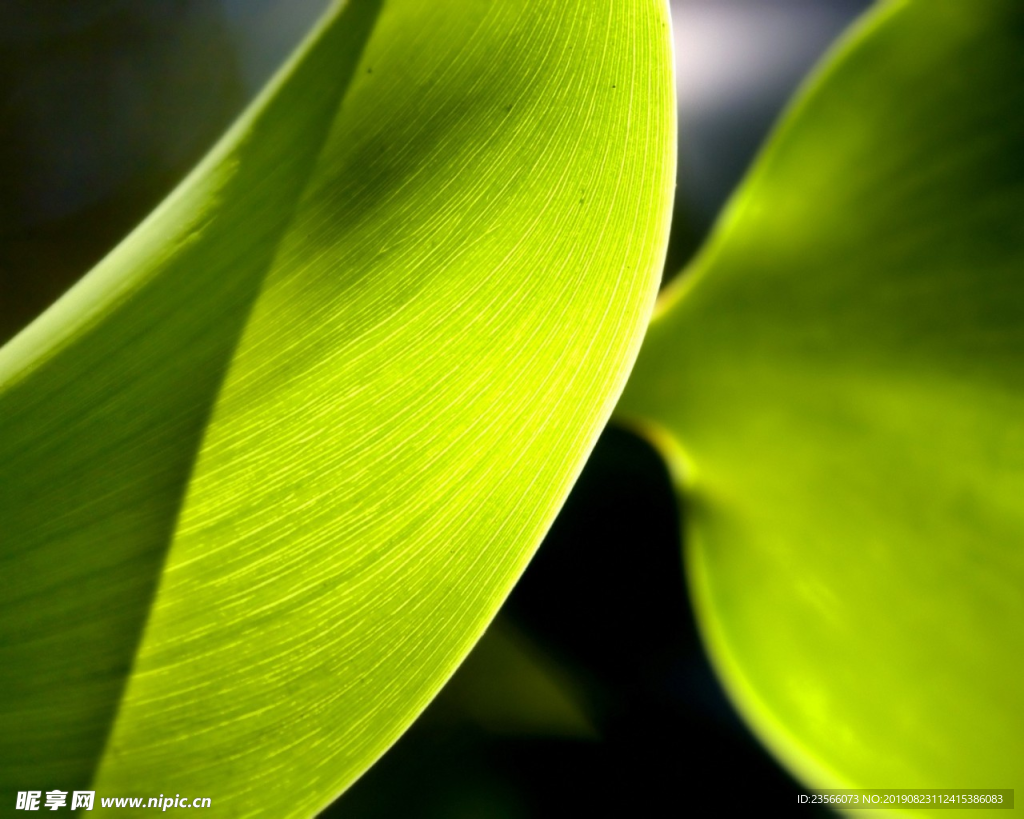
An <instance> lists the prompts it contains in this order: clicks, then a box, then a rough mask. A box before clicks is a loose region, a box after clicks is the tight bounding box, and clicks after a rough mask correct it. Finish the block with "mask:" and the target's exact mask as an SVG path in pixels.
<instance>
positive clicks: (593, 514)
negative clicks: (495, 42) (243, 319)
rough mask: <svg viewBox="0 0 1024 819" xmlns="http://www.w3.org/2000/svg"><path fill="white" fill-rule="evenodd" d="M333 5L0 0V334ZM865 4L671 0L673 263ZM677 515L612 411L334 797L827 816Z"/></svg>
mask: <svg viewBox="0 0 1024 819" xmlns="http://www.w3.org/2000/svg"><path fill="white" fill-rule="evenodd" d="M324 5H325V0H146V2H145V3H139V2H135V1H134V0H5V2H3V3H0V342H2V341H4V340H6V339H7V338H9V337H11V336H12V335H14V334H15V333H16V332H17V331H18V330H19V329H20V328H21V327H23V326H24V325H25V324H27V323H28V322H29V321H31V320H32V318H34V317H35V316H36V315H38V314H39V313H40V312H41V311H42V310H43V309H45V308H46V307H47V306H48V305H49V304H50V303H52V301H53V300H54V299H56V298H57V297H58V296H59V295H60V294H61V293H62V292H63V291H64V290H66V289H67V287H69V286H70V285H71V284H73V283H74V281H76V280H77V279H78V278H79V277H80V276H81V275H82V274H83V273H84V272H85V271H87V270H88V269H89V268H90V267H91V266H92V265H93V264H94V263H95V262H96V261H97V260H99V259H100V258H102V256H103V255H104V254H105V253H106V252H107V251H108V250H109V249H110V248H111V247H112V246H113V245H114V244H116V243H117V241H118V240H119V239H120V238H121V237H123V236H124V235H125V234H126V233H127V232H128V231H129V230H130V229H131V228H132V227H133V226H134V225H135V224H137V223H138V221H139V220H140V219H141V218H142V217H143V216H145V214H146V213H147V212H148V211H149V210H150V209H151V208H152V207H153V206H154V205H155V204H156V203H157V202H158V201H159V200H160V199H161V198H162V197H163V196H164V195H165V194H166V193H167V191H168V190H169V189H170V188H171V187H172V186H173V185H174V184H175V183H176V182H177V181H178V180H180V179H181V177H182V176H183V175H184V174H185V173H186V172H187V171H188V170H189V169H190V168H191V166H192V165H193V164H194V163H195V162H196V161H197V160H198V158H199V157H200V156H201V155H202V154H203V152H204V151H205V150H206V149H207V148H208V147H209V146H210V145H211V144H212V142H213V141H214V140H215V139H216V138H217V137H218V136H219V135H220V134H221V133H222V132H223V131H224V129H225V128H226V126H227V125H228V124H229V123H230V121H231V120H232V119H233V117H234V116H235V115H236V114H237V112H238V111H239V110H240V109H241V107H242V106H243V105H244V103H245V102H246V100H247V99H249V98H251V96H252V95H253V94H254V93H255V92H256V91H257V90H258V89H259V87H260V85H261V84H262V83H263V81H264V80H265V79H266V78H267V76H268V75H269V74H270V73H271V72H272V71H273V70H274V69H275V68H276V66H277V65H279V64H280V62H281V60H282V59H283V58H284V56H285V55H286V54H287V53H288V51H290V49H291V48H292V47H293V46H294V44H295V43H296V42H297V40H298V39H299V38H300V37H301V36H302V34H303V33H304V32H305V31H306V30H307V29H308V27H309V26H310V24H311V23H312V21H313V20H314V19H315V17H316V15H317V14H318V13H319V11H320V10H321V9H322V8H323V6H324ZM867 5H869V4H868V2H866V0H673V3H672V10H673V17H674V20H675V32H676V33H675V44H676V64H677V72H678V84H677V90H678V101H679V121H680V125H679V131H680V149H679V182H678V195H677V203H676V210H675V216H674V219H673V233H672V239H671V243H670V249H669V260H668V263H667V266H666V277H670V276H671V275H673V274H675V273H676V272H677V271H678V270H679V269H680V268H681V267H683V266H684V264H685V262H686V260H687V259H688V258H689V256H690V255H691V254H692V253H693V251H694V249H695V248H696V247H697V246H698V245H699V243H700V241H701V240H702V238H703V237H704V236H705V235H706V233H707V231H708V230H709V228H710V227H711V225H712V223H713V220H714V218H715V215H716V214H717V213H718V212H719V210H720V209H721V207H722V205H723V203H724V201H725V200H726V198H727V196H728V194H729V192H730V191H731V190H732V189H733V187H734V186H735V184H736V183H737V181H738V180H739V179H740V178H741V176H742V174H743V172H744V170H745V168H746V167H747V166H748V164H749V163H750V161H751V159H752V157H753V155H754V154H755V152H756V150H757V147H758V146H759V145H760V144H761V142H762V141H763V139H764V137H765V135H766V133H767V132H768V130H769V129H770V126H771V123H772V122H773V120H774V119H775V117H776V116H777V114H778V112H779V110H780V109H781V107H782V106H783V105H784V103H785V101H786V99H787V98H788V97H789V95H790V94H791V93H792V90H793V88H794V87H795V86H796V84H797V83H799V81H800V80H801V78H802V77H804V76H805V74H806V73H807V71H808V70H809V69H810V67H811V66H812V65H813V64H814V62H815V61H816V60H817V58H818V56H819V55H820V54H821V53H822V51H823V50H825V49H826V48H827V47H828V45H829V43H831V42H832V41H833V40H834V38H835V37H836V36H837V35H838V34H839V33H840V32H841V31H842V30H843V28H844V27H845V25H846V24H847V23H848V22H849V21H850V20H851V19H853V18H854V17H855V16H856V15H857V14H858V13H860V12H861V11H862V10H863V9H864V8H866V7H867ZM684 519H685V509H682V508H679V506H678V502H677V500H676V499H675V497H674V495H673V492H672V490H671V487H670V485H669V482H668V477H667V475H666V473H665V470H664V467H663V466H662V464H661V461H660V459H659V458H658V456H657V455H656V454H655V453H654V451H653V450H651V449H650V448H649V447H648V446H647V444H646V443H644V442H643V441H641V440H640V439H639V438H637V437H635V436H633V435H632V434H630V433H628V432H626V431H623V430H619V429H615V428H609V429H608V430H607V431H606V432H605V434H604V435H603V436H602V438H601V440H600V442H599V444H598V446H597V449H596V450H595V452H594V454H593V457H592V458H591V460H590V462H589V463H588V465H587V467H586V469H585V471H584V473H583V475H582V477H581V479H580V481H579V483H578V484H577V486H576V488H575V489H574V490H573V492H572V495H571V497H570V498H569V501H568V503H567V504H566V506H565V508H564V509H563V511H562V513H561V514H560V516H559V518H558V520H557V521H556V523H555V525H554V527H553V528H552V530H551V532H550V534H549V535H548V537H547V539H546V540H545V542H544V544H543V546H542V547H541V549H540V551H539V553H538V555H537V557H536V558H535V560H534V561H533V563H532V564H531V566H530V567H529V569H528V570H527V572H526V574H525V575H524V577H523V579H522V581H521V582H520V584H519V585H518V586H517V587H516V589H515V590H514V592H513V593H512V596H511V598H510V599H509V601H508V603H507V605H506V606H505V608H504V610H503V613H502V615H501V624H500V625H499V630H501V632H502V633H503V634H506V635H508V634H511V635H512V636H513V637H514V639H513V640H512V641H511V643H510V642H509V640H508V639H504V640H501V639H496V638H494V637H493V635H490V634H489V635H488V636H487V637H485V638H484V642H483V643H482V644H481V646H480V648H479V650H477V651H475V652H474V654H473V655H472V656H471V657H470V660H469V661H468V662H467V664H466V666H464V668H463V669H462V670H460V671H459V673H458V674H457V675H456V678H455V679H454V680H453V683H452V685H450V686H449V687H448V688H446V689H445V691H444V692H442V694H441V696H440V697H439V698H438V700H437V701H436V702H435V703H434V705H432V706H431V707H430V708H429V709H428V711H427V712H426V714H425V715H424V717H423V718H422V719H421V720H420V721H418V722H417V723H416V725H415V726H414V727H413V728H412V729H411V730H410V731H409V732H408V733H407V734H406V735H405V736H404V737H403V738H402V739H401V740H400V741H399V742H398V744H397V745H396V746H395V747H394V748H393V749H392V751H391V752H389V753H388V754H387V755H386V756H385V757H384V759H383V760H382V761H381V762H380V763H378V764H377V765H376V766H375V767H374V768H372V769H371V770H370V772H369V773H367V774H366V775H365V776H364V777H363V779H361V780H360V781H359V782H358V783H357V784H356V785H355V786H354V787H353V788H352V789H351V790H350V791H349V792H347V793H346V794H345V795H344V796H343V797H342V799H341V800H339V802H337V803H336V804H335V805H334V806H332V808H330V809H329V811H328V813H329V815H332V816H334V815H338V816H351V817H410V819H418V817H424V818H426V817H445V819H458V817H509V819H512V818H513V817H549V816H550V817H563V816H575V815H580V814H582V813H583V812H587V813H589V814H592V815H618V814H621V815H628V816H643V817H646V816H659V815H664V814H666V813H684V812H689V811H691V810H696V811H698V812H699V813H704V812H705V811H708V812H710V811H715V812H729V813H731V812H735V811H743V812H745V813H762V812H768V813H771V814H781V815H786V814H788V813H794V814H799V815H801V816H813V815H822V814H821V813H820V812H819V813H815V811H814V810H813V809H811V808H808V807H799V808H798V806H797V805H796V800H795V796H796V794H797V793H798V792H799V791H800V790H801V788H800V786H799V785H797V783H795V782H794V781H793V780H792V779H791V778H790V777H789V776H788V775H787V774H786V773H785V772H784V771H783V770H782V769H781V768H780V767H779V766H778V765H777V763H775V761H774V760H773V759H772V758H771V757H770V756H768V755H767V754H766V753H765V752H764V751H763V750H762V749H761V747H760V745H759V744H758V743H757V741H756V740H755V739H754V738H753V737H752V736H751V734H750V732H749V731H748V730H747V728H746V727H745V725H744V724H743V723H742V721H741V720H740V719H739V717H738V716H737V715H736V713H735V712H734V710H733V709H732V707H731V705H730V704H729V702H728V700H727V699H726V697H725V695H724V693H723V692H722V689H721V688H720V686H719V684H718V682H717V680H716V679H715V677H714V674H713V672H712V670H711V668H710V666H709V664H708V661H707V659H706V658H705V656H704V653H703V650H702V647H701V643H700V639H699V637H698V635H697V632H696V629H695V625H694V622H693V617H692V613H691V608H690V603H689V600H688V598H687V595H686V586H685V581H684V578H683V571H682V561H681V550H680V544H681V542H682V535H681V526H682V523H681V521H683V520H684ZM509 645H511V646H512V649H509ZM524 675H525V676H524ZM520 680H527V681H529V680H533V682H526V683H521V684H520V682H518V681H520ZM509 681H512V682H511V683H510V682H509ZM503 683H504V685H503Z"/></svg>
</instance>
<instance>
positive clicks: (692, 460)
mask: <svg viewBox="0 0 1024 819" xmlns="http://www.w3.org/2000/svg"><path fill="white" fill-rule="evenodd" d="M1021 77H1024V5H1021V4H1020V3H1018V2H1013V1H1012V0H972V2H962V0H928V2H925V1H924V0H919V1H918V2H913V1H911V2H892V3H884V4H881V5H880V6H879V7H878V8H877V9H876V10H875V11H873V12H872V13H871V14H870V15H869V17H868V18H867V19H866V20H865V21H864V22H863V23H862V24H861V25H860V26H859V28H857V30H856V31H855V32H854V33H853V34H852V35H851V36H850V37H849V38H848V39H847V40H846V41H845V43H843V44H842V45H841V47H840V48H839V49H838V52H837V53H836V54H835V56H834V57H833V58H832V59H831V60H830V61H829V62H828V63H827V65H826V67H825V69H824V70H823V71H822V72H821V73H820V74H819V75H818V76H817V78H816V79H815V80H814V81H813V82H811V83H810V85H809V87H808V88H807V90H806V91H805V92H804V93H803V95H802V96H801V98H800V99H799V101H798V103H797V104H796V105H795V107H794V108H793V109H792V110H791V111H790V113H789V115H788V116H787V117H786V119H785V120H784V122H783V124H782V126H781V128H780V129H779V131H778V133H777V134H776V135H775V137H774V139H773V140H772V141H771V143H770V144H769V147H768V148H767V150H766V151H765V153H764V155H763V156H762V157H761V159H760V161H759V162H758V164H757V165H756V167H755V169H754V171H753V172H752V174H751V175H750V177H749V179H748V180H747V182H746V183H745V185H744V186H743V187H742V188H741V190H740V192H739V193H738V194H737V196H736V197H735V199H734V200H733V202H732V203H731V206H730V207H729V209H728V211H727V212H726V214H725V216H724V218H723V220H722V222H721V223H720V225H719V227H718V230H717V233H716V234H715V235H714V236H713V238H712V240H711V242H710V244H709V246H708V247H707V248H706V249H705V250H704V252H703V253H702V255H701V256H700V257H699V258H698V259H697V261H696V263H695V265H694V267H693V269H692V270H690V271H689V272H688V273H687V275H686V276H685V277H684V278H683V279H682V280H681V281H680V282H679V283H678V285H677V286H675V287H674V288H673V289H672V291H671V292H670V293H668V294H667V295H666V297H665V299H664V303H663V304H662V305H661V307H662V308H663V309H660V310H659V311H658V315H659V318H657V319H656V320H655V322H654V323H653V325H652V329H651V331H650V333H649V335H648V338H647V340H646V341H645V344H644V348H643V350H642V352H641V355H640V359H639V362H638V364H637V368H636V370H635V371H634V374H633V377H632V379H631V380H630V383H629V386H628V388H627V390H626V393H625V395H624V397H623V401H622V403H621V405H620V409H619V413H620V415H621V417H622V418H623V419H625V420H627V421H632V422H633V423H635V424H636V425H637V426H639V427H640V428H642V429H645V430H646V431H647V432H648V433H649V434H650V437H651V438H652V439H653V440H654V441H656V442H657V443H659V444H660V446H661V448H662V449H663V451H665V452H667V453H668V457H669V460H670V462H671V464H672V466H673V468H674V470H675V475H676V478H677V480H678V483H679V486H680V489H681V491H682V493H683V495H684V497H685V501H686V522H687V530H688V534H687V565H688V570H689V572H690V582H691V584H692V586H693V591H694V593H695V596H696V599H697V606H698V609H699V617H700V620H701V622H702V626H703V630H704V633H705V636H706V639H707V641H708V644H709V647H710V649H711V652H712V654H713V656H714V660H715V662H716V663H717V666H718V668H719V670H720V672H721V674H722V675H723V677H724V679H725V682H726V684H727V686H728V687H729V689H730V691H731V693H732V695H733V697H734V698H735V700H736V702H737V703H738V705H739V707H740V708H741V710H742V711H743V713H744V714H745V715H746V716H747V718H748V719H749V720H750V721H751V723H752V724H753V726H754V727H755V729H756V730H757V731H758V732H759V733H760V735H761V737H762V738H763V739H764V740H765V742H766V743H767V744H768V745H769V746H770V747H771V748H772V749H773V750H774V751H775V752H776V753H777V754H778V755H779V756H780V757H781V758H782V759H783V760H784V761H785V762H787V763H788V764H789V765H790V767H791V768H792V769H793V770H794V771H796V772H798V773H799V774H801V775H802V776H803V777H804V778H805V780H806V781H808V782H809V783H811V784H813V785H819V786H850V787H900V788H912V787H946V788H948V787H959V788H964V787H1000V788H1011V787H1015V788H1018V789H1020V788H1024V779H1022V774H1021V772H1022V771H1024V765H1022V761H1024V695H1022V688H1021V680H1022V679H1024V661H1022V657H1024V505H1022V503H1021V500H1022V498H1024V275H1022V273H1024V84H1022V83H1021V82H1020V79H1021Z"/></svg>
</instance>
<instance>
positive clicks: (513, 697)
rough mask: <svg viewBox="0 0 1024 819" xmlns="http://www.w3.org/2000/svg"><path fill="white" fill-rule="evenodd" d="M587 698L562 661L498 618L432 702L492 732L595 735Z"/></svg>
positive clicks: (503, 733) (580, 736) (559, 735)
mask: <svg viewBox="0 0 1024 819" xmlns="http://www.w3.org/2000/svg"><path fill="white" fill-rule="evenodd" d="M587 700H588V698H587V696H586V694H585V692H584V690H583V686H582V685H580V683H579V682H578V681H577V680H574V679H573V677H572V675H571V674H570V673H569V671H568V670H567V669H566V668H565V667H564V666H562V665H561V664H560V663H558V662H557V661H556V660H555V658H553V657H551V656H549V655H548V654H547V653H546V652H545V651H543V650H542V649H541V647H540V646H538V645H537V644H536V643H535V642H534V641H532V640H530V639H529V638H528V637H527V636H526V635H525V634H524V633H523V632H521V631H520V630H519V629H518V628H516V627H515V626H514V625H513V624H512V623H511V622H510V621H509V619H508V618H507V617H498V618H496V619H495V620H494V622H493V623H491V626H490V628H489V629H488V630H487V633H486V634H485V635H484V636H483V638H482V639H481V640H480V642H478V643H477V644H476V647H475V648H474V649H473V651H472V653H471V654H470V655H469V657H467V658H466V662H464V663H463V664H462V665H461V666H460V667H459V670H458V672H457V673H456V674H455V676H454V677H453V678H452V680H451V682H450V683H449V684H448V685H447V686H446V687H445V689H444V692H443V694H442V695H441V697H439V698H438V703H437V704H438V706H446V708H445V711H446V712H447V716H448V717H449V718H454V717H461V718H467V717H468V718H469V719H470V720H471V721H472V722H473V723H475V724H476V725H478V726H480V727H481V728H483V729H484V730H485V731H488V732H490V733H492V734H499V735H507V736H552V737H571V738H574V739H597V738H598V732H597V727H596V726H595V724H594V718H593V715H592V714H591V713H590V712H591V708H590V707H589V704H588V701H587Z"/></svg>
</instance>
